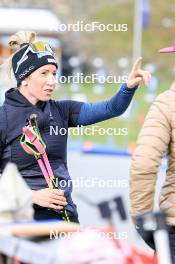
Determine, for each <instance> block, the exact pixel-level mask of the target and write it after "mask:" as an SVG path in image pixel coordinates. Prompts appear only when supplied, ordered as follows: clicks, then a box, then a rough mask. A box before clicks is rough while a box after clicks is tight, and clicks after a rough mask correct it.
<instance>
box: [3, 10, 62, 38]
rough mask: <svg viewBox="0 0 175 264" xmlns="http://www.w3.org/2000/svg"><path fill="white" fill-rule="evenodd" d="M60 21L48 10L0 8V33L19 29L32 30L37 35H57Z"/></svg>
mask: <svg viewBox="0 0 175 264" xmlns="http://www.w3.org/2000/svg"><path fill="white" fill-rule="evenodd" d="M60 24H61V21H60V20H59V19H58V18H57V16H56V15H55V14H54V13H53V12H52V11H50V10H47V9H33V8H0V35H11V34H13V33H14V32H17V31H19V30H33V31H36V32H37V33H38V34H39V35H46V36H51V35H52V36H57V37H58V34H61V33H62V32H59V25H60Z"/></svg>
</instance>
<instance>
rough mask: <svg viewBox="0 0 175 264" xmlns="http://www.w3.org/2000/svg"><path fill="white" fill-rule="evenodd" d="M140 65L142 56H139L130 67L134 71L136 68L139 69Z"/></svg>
mask: <svg viewBox="0 0 175 264" xmlns="http://www.w3.org/2000/svg"><path fill="white" fill-rule="evenodd" d="M141 65H142V57H139V58H138V59H137V60H136V62H135V63H134V65H133V67H132V71H136V70H138V69H140V67H141Z"/></svg>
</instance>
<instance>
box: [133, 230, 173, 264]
mask: <svg viewBox="0 0 175 264" xmlns="http://www.w3.org/2000/svg"><path fill="white" fill-rule="evenodd" d="M137 231H138V233H139V234H140V236H141V237H142V238H143V240H144V241H145V242H146V244H147V245H148V246H150V247H151V248H152V249H153V250H155V244H154V238H153V232H151V231H146V232H145V231H142V230H141V229H137ZM168 233H169V243H170V251H171V256H172V263H173V264H175V227H171V226H169V228H168Z"/></svg>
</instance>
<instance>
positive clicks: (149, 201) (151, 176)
mask: <svg viewBox="0 0 175 264" xmlns="http://www.w3.org/2000/svg"><path fill="white" fill-rule="evenodd" d="M165 153H167V154H168V169H167V172H166V180H165V183H164V185H163V188H162V190H161V193H160V196H159V205H160V208H161V209H165V210H166V212H167V214H168V218H167V223H168V224H170V225H174V226H175V84H173V85H172V86H171V87H170V89H169V90H167V91H165V92H164V93H162V94H160V95H159V96H158V97H157V98H156V100H155V101H154V103H153V104H152V106H151V108H150V110H149V112H148V114H147V116H146V119H145V122H144V125H143V127H142V129H141V132H140V134H139V137H138V141H137V146H136V149H135V151H134V155H133V157H132V163H131V177H130V201H131V216H133V217H134V216H136V215H137V214H140V213H144V212H147V211H151V210H152V209H153V207H154V193H155V184H156V179H157V173H158V169H159V166H160V163H161V159H162V156H163V155H164V154H165Z"/></svg>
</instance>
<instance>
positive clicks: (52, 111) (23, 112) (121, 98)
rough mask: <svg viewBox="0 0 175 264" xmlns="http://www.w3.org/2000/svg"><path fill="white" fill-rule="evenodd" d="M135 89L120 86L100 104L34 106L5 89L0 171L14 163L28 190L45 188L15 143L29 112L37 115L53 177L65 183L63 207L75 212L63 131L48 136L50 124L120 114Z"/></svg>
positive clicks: (84, 122)
mask: <svg viewBox="0 0 175 264" xmlns="http://www.w3.org/2000/svg"><path fill="white" fill-rule="evenodd" d="M135 90H136V88H134V89H129V88H127V86H126V85H123V86H122V87H121V89H120V91H119V92H118V93H117V94H116V95H115V96H114V97H112V98H111V99H110V100H106V101H103V102H100V103H93V104H89V103H82V102H77V101H71V100H65V101H54V100H49V101H48V102H41V101H39V102H38V103H37V104H36V105H32V104H31V103H30V102H29V101H28V100H27V99H26V98H25V97H24V96H23V95H22V94H21V93H20V92H19V91H18V89H15V88H12V89H10V90H8V91H7V92H6V95H5V102H4V104H3V106H2V107H0V171H1V172H2V171H3V169H4V168H5V166H6V164H7V162H9V161H11V162H14V163H15V164H16V165H17V167H18V169H19V171H20V173H21V174H22V176H23V177H24V179H25V181H26V182H27V184H28V186H29V187H30V188H31V189H32V190H38V189H41V188H46V187H47V184H46V182H45V179H44V177H43V175H42V173H41V171H40V168H39V166H38V163H37V161H36V160H35V158H34V157H33V156H32V155H29V154H27V153H26V152H25V151H24V150H23V148H22V147H21V145H20V142H19V140H20V137H21V134H22V128H23V127H24V126H25V125H26V120H27V119H28V118H29V117H30V115H31V114H33V113H35V114H37V116H38V126H39V130H40V133H41V136H42V138H43V139H44V141H45V143H46V146H47V149H46V151H47V155H48V158H49V161H50V164H51V167H52V169H53V171H54V176H55V177H56V178H58V180H59V181H58V182H60V181H61V180H64V181H66V182H69V184H67V186H66V187H65V188H64V190H65V196H66V198H67V202H68V205H67V207H66V209H67V210H68V211H69V212H70V213H71V214H72V215H77V210H76V206H75V204H74V203H73V201H72V198H71V192H72V184H71V178H70V176H69V172H68V168H67V134H64V133H63V134H64V135H63V134H60V133H58V134H56V133H52V135H51V134H50V127H51V126H52V128H53V129H54V128H55V131H56V127H59V128H64V129H66V130H68V127H74V126H77V125H89V124H93V123H95V122H100V121H102V120H105V119H109V118H111V117H114V116H118V115H121V114H122V113H123V112H124V111H125V110H126V108H127V107H128V105H129V103H130V101H131V99H132V96H133V94H134V92H135ZM58 188H59V186H58Z"/></svg>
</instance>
